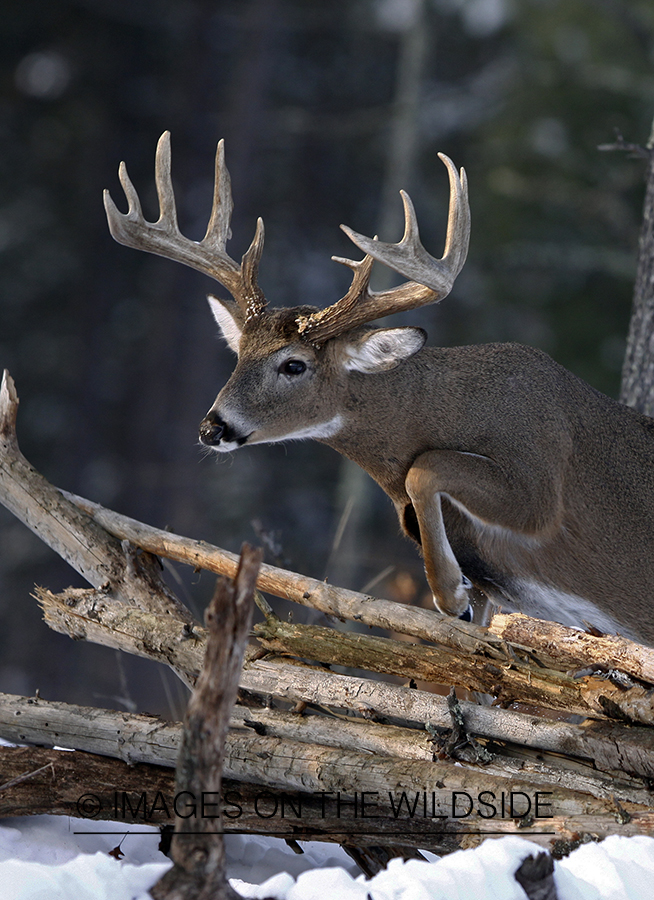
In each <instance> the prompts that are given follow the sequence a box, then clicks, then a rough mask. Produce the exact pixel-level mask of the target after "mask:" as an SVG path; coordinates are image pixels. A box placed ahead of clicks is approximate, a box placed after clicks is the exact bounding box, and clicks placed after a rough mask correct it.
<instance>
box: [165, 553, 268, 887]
mask: <svg viewBox="0 0 654 900" xmlns="http://www.w3.org/2000/svg"><path fill="white" fill-rule="evenodd" d="M261 557H262V552H261V550H259V549H254V548H253V547H249V546H247V545H244V547H243V551H242V553H241V561H240V564H239V567H238V570H237V572H236V575H235V578H234V582H233V583H230V582H227V581H226V580H224V579H223V580H221V581H219V582H218V584H217V586H216V591H215V593H214V596H213V599H212V601H211V603H210V604H209V607H208V609H207V611H206V614H205V618H206V625H207V632H208V636H207V643H206V652H205V658H204V666H203V668H202V671H201V672H200V676H199V678H198V680H197V683H196V685H195V688H194V690H193V693H192V694H191V697H190V699H189V702H188V707H187V710H186V717H185V719H184V728H183V739H182V745H181V748H180V753H179V758H178V761H177V770H176V778H175V787H176V790H177V792H178V793H179V794H181V793H185V792H188V793H190V794H191V795H194V796H195V797H201V796H202V797H204V796H206V795H214V796H215V797H217V798H219V797H220V794H221V790H222V777H223V762H224V754H225V740H226V737H227V730H228V728H229V719H230V715H231V711H232V707H233V705H234V701H235V700H236V692H237V689H238V677H239V674H240V672H241V668H242V666H243V653H244V652H245V645H246V644H247V640H248V632H249V630H250V626H251V624H252V611H253V608H254V589H255V586H256V583H257V575H258V572H259V566H260V565H261ZM171 856H172V859H173V862H174V864H175V865H174V866H173V868H172V869H169V870H168V872H166V873H165V875H163V876H162V878H160V879H159V881H158V882H157V883H156V884H155V885H154V886H153V887H152V888H151V890H150V893H151V894H152V896H153V897H155V898H156V900H209V898H211V900H239V895H238V894H237V893H236V891H235V890H233V888H232V887H230V885H229V882H228V881H227V878H226V876H225V847H224V843H223V828H222V817H221V811H220V808H219V805H218V804H217V808H216V811H215V813H214V814H209V815H207V816H200V818H199V819H195V820H192V819H191V818H190V817H183V816H177V817H176V819H175V833H174V835H173V840H172V844H171Z"/></svg>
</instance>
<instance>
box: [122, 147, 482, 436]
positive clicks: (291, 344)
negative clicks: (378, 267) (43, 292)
mask: <svg viewBox="0 0 654 900" xmlns="http://www.w3.org/2000/svg"><path fill="white" fill-rule="evenodd" d="M439 157H440V159H441V160H442V161H443V162H444V164H445V166H446V167H447V170H448V174H449V180H450V209H449V220H448V229H447V238H446V243H445V252H444V254H443V257H442V259H434V257H432V256H430V255H429V254H428V253H427V251H426V250H425V249H424V247H423V246H422V244H421V243H420V238H419V235H418V225H417V222H416V215H415V211H414V208H413V204H412V202H411V199H410V198H409V196H408V195H407V194H406V193H405V192H404V191H402V192H401V195H402V200H403V203H404V216H405V231H404V236H403V238H402V240H401V241H399V243H397V244H387V243H382V242H380V241H378V240H376V239H371V238H368V237H365V236H364V235H361V234H357V232H355V231H352V229H350V228H347V227H346V226H341V227H342V228H343V230H344V231H345V233H346V234H347V235H348V236H349V237H350V239H351V240H352V241H353V243H354V244H356V245H357V247H359V248H360V249H361V250H363V251H364V252H365V254H366V256H365V257H364V259H362V260H360V261H355V260H350V259H341V258H339V257H334V259H335V261H336V262H339V263H342V264H343V265H345V266H348V267H349V268H350V269H352V271H353V278H352V284H351V286H350V289H349V290H348V292H347V293H346V295H345V296H344V297H342V298H341V299H340V300H339V301H338V302H337V303H334V304H333V305H332V306H329V307H328V308H327V309H322V310H319V309H316V308H315V307H311V306H301V307H295V308H292V309H279V308H272V309H271V308H270V307H268V305H267V303H266V300H265V298H264V295H263V292H262V291H261V288H260V287H259V285H258V282H257V271H258V266H259V261H260V259H261V253H262V250H263V242H264V227H263V222H262V220H261V219H259V220H258V222H257V228H256V232H255V235H254V238H253V240H252V243H251V245H250V247H249V249H248V250H247V251H246V253H245V255H244V256H243V258H242V260H241V262H240V264H239V263H237V262H236V261H235V260H233V259H232V258H231V257H229V256H228V255H227V253H226V249H225V248H226V243H227V240H228V238H229V237H230V219H231V214H232V208H233V204H232V197H231V188H230V179H229V173H228V171H227V168H226V166H225V155H224V144H223V141H220V143H219V144H218V149H217V152H216V163H215V186H214V199H213V208H212V212H211V218H210V220H209V225H208V228H207V232H206V234H205V236H204V238H203V239H202V240H201V241H199V242H196V241H191V240H189V239H188V238H185V237H183V236H182V235H181V233H180V231H179V227H178V225H177V215H176V211H175V198H174V194H173V188H172V181H171V174H170V134H169V132H165V133H164V134H163V135H162V136H161V138H160V140H159V144H158V147H157V153H156V163H155V173H156V185H157V193H158V196H159V204H160V215H159V219H158V220H157V221H156V222H153V223H150V222H146V221H145V219H144V217H143V213H142V211H141V206H140V203H139V199H138V195H137V193H136V191H135V189H134V186H133V185H132V183H131V181H130V179H129V177H128V175H127V170H126V168H125V165H124V163H121V165H120V169H119V177H120V180H121V183H122V186H123V189H124V191H125V194H126V196H127V200H128V202H129V209H128V212H127V213H126V214H122V213H120V212H119V211H118V209H117V208H116V206H115V204H114V203H113V201H112V199H111V197H110V196H109V193H108V192H107V191H105V208H106V211H107V217H108V220H109V228H110V230H111V234H112V235H113V237H114V238H115V239H116V240H117V241H119V242H120V243H122V244H125V245H127V246H129V247H134V248H136V249H139V250H146V251H148V252H150V253H156V254H158V255H160V256H165V257H167V258H168V259H173V260H177V261H178V262H182V263H184V264H185V265H188V266H191V267H192V268H194V269H197V270H198V271H200V272H203V273H204V274H205V275H209V276H211V277H212V278H214V279H215V280H216V281H218V282H219V283H220V284H221V285H222V286H223V287H225V288H226V289H227V290H228V291H229V293H230V294H231V299H226V298H218V297H213V296H210V297H209V298H208V299H209V303H210V305H211V310H212V312H213V315H214V318H215V320H216V322H217V323H218V325H219V327H220V329H221V332H222V334H223V336H224V338H225V340H226V341H227V343H228V345H229V346H230V347H231V349H232V350H234V351H235V352H236V353H237V354H238V363H237V366H236V369H235V371H234V373H233V375H232V377H231V378H230V380H229V382H228V384H227V385H226V386H225V388H224V389H223V390H222V391H221V393H220V394H219V395H218V397H217V399H216V402H215V403H214V405H213V406H212V408H211V409H210V410H209V413H208V414H207V416H206V418H205V419H204V420H203V422H202V423H201V426H200V440H201V441H202V443H203V444H206V445H207V446H210V447H212V448H213V449H215V450H218V451H229V450H234V449H235V448H237V447H240V446H242V445H243V444H246V443H249V444H252V443H261V442H274V441H282V440H291V439H297V438H314V439H318V440H324V439H327V438H329V437H331V436H333V435H334V434H336V433H337V432H338V431H339V430H340V429H341V427H342V425H343V423H344V420H345V418H346V411H345V410H344V408H343V394H344V392H345V391H346V386H347V382H348V377H349V375H350V374H351V373H357V374H359V375H375V374H378V373H381V372H386V371H389V370H391V369H393V368H395V367H397V366H400V365H401V364H402V363H403V362H404V361H405V360H406V359H408V358H410V357H411V356H413V355H414V354H415V353H416V352H417V351H418V350H420V348H421V347H422V346H423V344H424V341H425V337H426V335H425V333H424V332H423V331H422V329H419V328H383V329H369V328H364V327H363V326H365V325H367V323H370V322H372V321H374V320H375V319H379V318H381V317H383V316H387V315H390V314H391V313H394V312H399V311H401V310H409V309H415V308H416V307H419V306H424V305H425V304H428V303H437V302H439V301H440V300H442V299H443V298H444V297H446V296H447V295H448V294H449V292H450V290H451V289H452V285H453V283H454V280H455V278H456V276H457V275H458V273H459V272H460V270H461V268H462V266H463V263H464V262H465V258H466V254H467V249H468V240H469V233H470V212H469V207H468V196H467V183H466V177H465V172H464V171H463V170H461V172H460V173H457V171H456V169H455V167H454V165H453V163H452V161H451V160H450V159H449V158H448V157H447V156H445V155H443V154H439ZM374 260H379V261H380V262H382V263H384V264H385V265H387V266H389V267H390V268H391V269H393V270H395V271H396V272H398V273H400V274H401V275H403V276H404V277H406V278H409V279H411V280H410V281H407V282H405V283H404V284H402V285H400V286H399V287H396V288H393V289H391V290H386V291H379V292H374V291H371V290H370V273H371V269H372V265H373V262H374Z"/></svg>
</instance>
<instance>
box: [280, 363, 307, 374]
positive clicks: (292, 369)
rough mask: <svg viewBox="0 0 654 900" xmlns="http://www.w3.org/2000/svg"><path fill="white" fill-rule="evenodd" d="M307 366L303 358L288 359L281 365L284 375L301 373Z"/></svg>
mask: <svg viewBox="0 0 654 900" xmlns="http://www.w3.org/2000/svg"><path fill="white" fill-rule="evenodd" d="M306 368H307V364H306V363H305V362H303V361H302V360H301V359H287V360H286V362H283V363H282V364H281V366H280V367H279V371H280V372H282V373H283V374H284V375H301V374H302V373H303V372H304V371H305V370H306Z"/></svg>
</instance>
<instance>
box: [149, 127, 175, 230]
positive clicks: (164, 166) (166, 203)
mask: <svg viewBox="0 0 654 900" xmlns="http://www.w3.org/2000/svg"><path fill="white" fill-rule="evenodd" d="M170 162H171V159H170V132H169V131H164V133H163V134H162V135H161V137H160V138H159V140H158V141H157V150H156V153H155V155H154V180H155V184H156V186H157V197H158V198H159V219H158V220H157V222H156V223H155V225H159V226H160V227H162V228H163V229H165V231H166V232H167V233H168V234H171V235H172V234H174V235H180V231H179V225H178V224H177V208H176V206H175V192H174V191H173V179H172V174H171V171H170ZM180 237H181V235H180Z"/></svg>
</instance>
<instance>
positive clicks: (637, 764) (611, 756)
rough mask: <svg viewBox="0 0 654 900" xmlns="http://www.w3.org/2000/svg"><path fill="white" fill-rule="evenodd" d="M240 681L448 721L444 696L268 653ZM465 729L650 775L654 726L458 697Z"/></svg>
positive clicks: (370, 710) (295, 697)
mask: <svg viewBox="0 0 654 900" xmlns="http://www.w3.org/2000/svg"><path fill="white" fill-rule="evenodd" d="M240 683H241V687H244V688H246V689H247V690H250V691H254V692H258V693H261V694H266V695H267V694H270V695H272V696H277V697H280V698H282V699H283V700H286V701H288V702H291V703H313V704H316V705H318V706H329V707H336V708H340V709H347V710H352V711H354V712H356V713H358V714H359V715H361V716H363V717H367V718H371V717H374V716H384V717H392V718H393V719H394V720H396V721H405V722H415V723H430V724H432V725H435V726H439V727H442V728H448V727H450V724H451V723H450V716H449V712H448V708H447V702H446V700H445V697H441V696H439V695H437V694H432V693H429V692H427V691H418V690H415V689H413V688H408V687H403V686H402V685H396V684H387V683H386V682H382V681H371V680H369V679H366V678H355V677H354V676H351V675H339V674H336V673H334V672H329V671H326V670H324V669H316V668H313V667H309V666H305V665H302V664H299V663H296V662H293V661H289V660H286V661H283V660H281V659H277V658H274V657H268V658H267V659H252V660H249V661H247V662H246V664H245V666H244V668H243V672H242V673H241V682H240ZM461 708H462V710H463V713H464V719H465V724H466V729H467V730H468V732H470V733H472V734H475V735H481V736H484V737H487V738H493V739H495V740H499V741H503V742H508V743H513V744H517V745H521V746H525V747H532V748H535V749H538V750H545V751H551V752H554V753H558V754H566V755H568V756H572V757H576V758H578V759H584V760H588V761H590V762H592V764H593V765H594V766H595V767H596V768H597V769H600V770H603V771H606V772H611V771H621V772H628V773H631V774H634V775H641V776H644V777H647V778H652V777H654V730H653V729H651V728H639V727H634V726H624V725H622V724H619V723H613V722H599V721H587V722H586V723H585V724H583V725H574V724H572V723H570V722H566V721H552V720H550V719H547V718H545V717H544V716H542V715H538V716H536V715H527V714H525V713H521V712H516V711H515V710H510V709H501V708H499V707H495V706H493V707H491V706H480V705H478V704H476V703H469V702H465V701H461Z"/></svg>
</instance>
